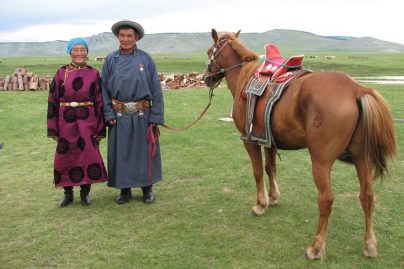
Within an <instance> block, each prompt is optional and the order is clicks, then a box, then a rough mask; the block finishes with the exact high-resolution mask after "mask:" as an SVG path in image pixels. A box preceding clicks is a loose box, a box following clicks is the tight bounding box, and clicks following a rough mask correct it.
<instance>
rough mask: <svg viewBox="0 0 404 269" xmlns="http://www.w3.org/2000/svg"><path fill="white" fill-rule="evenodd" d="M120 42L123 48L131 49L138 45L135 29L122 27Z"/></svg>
mask: <svg viewBox="0 0 404 269" xmlns="http://www.w3.org/2000/svg"><path fill="white" fill-rule="evenodd" d="M118 39H119V43H120V45H121V49H123V50H131V49H133V48H134V47H135V45H136V40H137V37H136V34H135V30H133V29H131V28H129V29H120V30H119V36H118Z"/></svg>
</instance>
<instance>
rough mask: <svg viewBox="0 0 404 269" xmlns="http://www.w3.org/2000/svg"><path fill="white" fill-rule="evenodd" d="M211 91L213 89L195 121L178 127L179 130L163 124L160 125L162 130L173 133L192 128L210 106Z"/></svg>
mask: <svg viewBox="0 0 404 269" xmlns="http://www.w3.org/2000/svg"><path fill="white" fill-rule="evenodd" d="M213 89H214V88H210V89H209V103H208V104H207V105H206V107H205V109H204V110H203V111H202V112H201V114H200V115H199V116H198V117H197V118H196V120H194V121H193V122H191V123H190V124H188V125H186V126H184V127H180V128H175V127H171V126H169V125H167V124H165V123H164V124H162V125H161V126H163V127H164V128H166V129H168V130H170V131H174V132H179V131H185V130H187V129H189V128H191V127H192V126H194V125H195V124H196V123H197V122H198V121H199V120H200V119H201V118H202V116H203V115H205V113H206V111H208V108H209V107H210V105H211V104H212V98H213Z"/></svg>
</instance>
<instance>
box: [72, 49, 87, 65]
mask: <svg viewBox="0 0 404 269" xmlns="http://www.w3.org/2000/svg"><path fill="white" fill-rule="evenodd" d="M70 57H71V58H72V62H73V63H75V64H77V65H82V64H85V63H86V62H87V49H86V47H85V46H84V45H81V44H78V45H76V46H74V47H73V49H72V51H71V52H70Z"/></svg>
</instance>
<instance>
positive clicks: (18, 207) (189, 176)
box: [0, 85, 404, 269]
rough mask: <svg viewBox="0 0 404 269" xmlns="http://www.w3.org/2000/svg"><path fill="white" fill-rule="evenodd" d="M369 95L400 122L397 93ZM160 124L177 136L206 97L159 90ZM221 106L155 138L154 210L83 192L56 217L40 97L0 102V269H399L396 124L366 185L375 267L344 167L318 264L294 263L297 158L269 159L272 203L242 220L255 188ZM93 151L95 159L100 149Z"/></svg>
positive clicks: (311, 194)
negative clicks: (371, 198) (379, 176)
mask: <svg viewBox="0 0 404 269" xmlns="http://www.w3.org/2000/svg"><path fill="white" fill-rule="evenodd" d="M370 86H375V87H377V88H378V89H379V91H380V92H381V93H382V94H383V96H385V97H386V99H387V100H388V101H389V103H390V105H391V109H392V113H393V117H394V118H395V119H404V106H403V103H404V92H403V89H402V86H376V85H370ZM164 97H165V103H166V112H165V116H166V122H167V124H169V125H172V126H176V127H179V126H183V125H185V124H187V123H189V122H191V121H193V120H194V119H195V118H196V117H197V116H198V115H199V113H200V112H201V111H202V109H203V108H204V107H205V105H206V104H207V102H208V90H207V89H198V90H195V89H187V90H177V91H165V92H164ZM231 102H232V99H231V96H230V93H229V92H228V91H227V90H225V89H217V90H215V96H214V98H213V103H212V106H211V107H210V109H209V111H208V112H207V114H206V116H204V117H203V118H202V120H201V121H200V122H199V123H198V124H197V125H195V126H194V127H193V128H192V129H190V130H187V131H184V132H171V131H168V130H166V129H161V147H162V158H163V173H164V180H163V181H162V182H160V183H159V184H157V185H156V186H155V194H156V202H155V203H154V204H152V205H149V206H147V205H144V204H143V203H142V202H141V191H140V190H139V189H135V190H134V191H135V192H134V194H135V199H134V201H132V202H130V203H129V204H126V205H123V206H119V205H117V204H116V203H115V201H114V200H115V198H116V195H117V193H118V192H117V191H116V190H115V189H112V188H108V187H107V186H106V185H105V184H97V185H94V186H93V189H92V191H91V198H92V200H93V204H92V205H91V206H90V207H88V208H84V207H82V206H81V205H80V203H79V201H78V200H77V196H78V191H76V193H75V194H76V200H75V202H74V204H72V205H71V206H69V207H67V208H63V209H60V208H58V207H57V201H58V200H59V199H60V198H61V197H62V190H60V189H55V188H54V185H53V183H52V171H53V156H54V152H55V143H54V142H53V141H52V140H50V139H48V138H46V108H47V106H46V104H47V93H46V92H0V144H1V143H4V145H3V148H2V149H0V182H1V184H0V216H1V217H0V268H7V269H8V268H18V269H20V268H341V269H342V268H343V269H346V268H375V269H376V268H377V269H378V268H402V267H403V265H404V257H403V247H404V218H403V212H404V203H403V202H402V201H403V192H404V185H403V178H404V169H403V167H404V166H403V164H404V157H403V155H402V153H401V152H402V150H401V149H403V147H404V142H403V141H404V123H402V122H400V121H396V122H395V127H396V132H397V142H398V145H399V155H398V158H397V159H396V160H394V161H393V162H392V163H391V164H390V174H389V175H388V176H387V177H386V178H385V179H384V180H383V181H380V180H379V181H376V182H375V183H374V191H375V193H376V208H375V215H374V216H375V218H374V222H375V231H376V236H377V239H378V251H379V257H378V258H377V259H367V258H364V257H362V255H361V250H362V241H363V235H364V216H363V211H362V209H361V207H360V204H359V199H358V197H357V196H358V191H359V184H358V180H357V178H356V174H355V170H354V168H353V167H352V166H349V165H346V164H343V163H336V165H335V166H334V168H333V170H332V186H333V191H334V195H335V203H334V206H333V212H332V214H331V217H330V223H329V234H328V242H327V258H326V261H324V262H319V261H306V260H305V259H304V258H303V253H304V250H305V248H306V247H307V246H308V245H309V244H310V243H311V242H312V240H313V236H314V233H315V230H316V224H317V218H318V210H317V202H316V201H317V192H316V189H315V186H314V184H313V181H312V178H311V171H310V158H309V155H308V152H307V150H300V151H281V152H280V155H281V158H282V160H281V161H279V160H278V182H279V187H280V191H281V194H282V196H281V198H280V200H279V204H278V205H277V206H275V207H273V208H270V209H269V210H268V211H267V213H266V214H265V215H264V216H262V217H251V216H249V211H250V209H251V207H252V206H253V205H254V203H255V183H254V180H253V178H252V171H251V164H250V161H249V158H248V156H247V154H246V153H245V150H244V149H243V147H242V143H241V141H240V138H239V137H240V135H239V133H238V132H237V130H236V129H235V127H234V125H233V123H224V122H220V121H218V118H219V117H223V116H227V115H228V114H229V113H230V109H231ZM101 149H102V153H103V156H104V157H105V156H106V142H105V141H102V143H101Z"/></svg>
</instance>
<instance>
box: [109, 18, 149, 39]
mask: <svg viewBox="0 0 404 269" xmlns="http://www.w3.org/2000/svg"><path fill="white" fill-rule="evenodd" d="M122 27H130V28H132V29H133V30H135V32H136V34H137V40H140V39H142V37H143V36H144V30H143V27H142V26H141V25H140V24H139V23H137V22H134V21H128V20H124V21H118V22H117V23H115V24H114V25H112V27H111V30H112V33H114V35H115V36H116V37H118V36H119V29H121V28H122Z"/></svg>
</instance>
